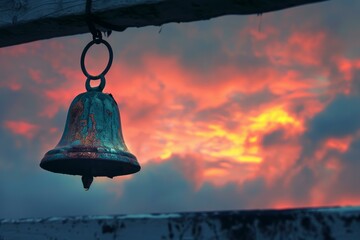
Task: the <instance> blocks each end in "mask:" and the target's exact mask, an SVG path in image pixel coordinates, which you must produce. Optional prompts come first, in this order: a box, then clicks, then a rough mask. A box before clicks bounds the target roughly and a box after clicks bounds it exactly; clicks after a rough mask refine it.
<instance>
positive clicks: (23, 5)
mask: <svg viewBox="0 0 360 240" xmlns="http://www.w3.org/2000/svg"><path fill="white" fill-rule="evenodd" d="M322 1H327V0H92V14H93V16H94V17H96V18H97V19H99V20H101V21H103V22H106V23H109V24H112V25H114V26H117V28H118V30H125V29H126V28H128V27H143V26H149V25H155V26H159V25H162V24H165V23H170V22H191V21H197V20H205V19H210V18H213V17H218V16H222V15H229V14H257V13H265V12H269V11H276V10H281V9H285V8H289V7H294V6H299V5H303V4H309V3H315V2H322ZM85 5H86V0H2V1H1V4H0V47H5V46H12V45H17V44H21V43H26V42H31V41H36V40H41V39H48V38H53V37H61V36H68V35H75V34H80V33H86V32H89V29H88V26H87V24H86V21H85V19H86V14H85ZM100 28H101V27H100ZM101 29H102V30H105V29H104V28H101Z"/></svg>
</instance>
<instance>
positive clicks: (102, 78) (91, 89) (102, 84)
mask: <svg viewBox="0 0 360 240" xmlns="http://www.w3.org/2000/svg"><path fill="white" fill-rule="evenodd" d="M91 80H94V79H91V78H89V77H88V78H87V79H86V83H85V87H86V90H87V91H88V92H102V90H103V89H104V87H105V83H106V80H105V76H104V75H102V74H100V84H99V86H97V87H92V86H90V81H91Z"/></svg>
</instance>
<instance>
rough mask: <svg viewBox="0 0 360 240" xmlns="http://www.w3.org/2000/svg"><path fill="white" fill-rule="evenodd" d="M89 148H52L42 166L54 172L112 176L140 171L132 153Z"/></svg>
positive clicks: (42, 161)
mask: <svg viewBox="0 0 360 240" xmlns="http://www.w3.org/2000/svg"><path fill="white" fill-rule="evenodd" d="M88 150H89V149H86V151H78V149H76V150H75V151H72V150H66V151H64V150H63V151H61V150H57V149H54V150H51V151H49V152H47V153H46V154H45V156H44V158H43V159H42V160H41V163H40V167H41V168H43V169H45V170H48V171H50V172H54V173H63V174H69V175H80V176H93V177H101V176H104V177H110V178H112V177H116V176H122V175H128V174H133V173H136V172H138V171H140V165H139V163H138V162H137V160H136V157H135V156H134V155H132V154H131V153H128V152H116V153H113V152H99V151H88ZM96 150H97V149H96Z"/></svg>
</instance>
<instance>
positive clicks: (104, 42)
mask: <svg viewBox="0 0 360 240" xmlns="http://www.w3.org/2000/svg"><path fill="white" fill-rule="evenodd" d="M100 43H103V44H104V45H105V46H106V47H107V49H108V51H109V61H108V64H107V65H106V67H105V69H104V71H102V72H101V73H100V74H99V75H97V76H94V75H91V74H90V73H89V72H88V71H87V70H86V67H85V56H86V53H87V51H88V50H89V49H90V47H91V46H92V45H94V44H100ZM112 61H113V51H112V48H111V46H110V44H109V43H108V42H107V41H105V40H104V39H94V40H92V41H91V42H89V43H88V44H87V45H86V46H85V48H84V50H83V52H82V54H81V59H80V64H81V70H82V72H83V73H84V75H85V76H86V77H87V78H88V79H91V80H97V79H101V78H102V77H103V78H104V76H105V74H106V73H107V72H108V71H109V69H110V67H111V64H112ZM104 79H105V78H104Z"/></svg>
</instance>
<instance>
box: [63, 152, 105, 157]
mask: <svg viewBox="0 0 360 240" xmlns="http://www.w3.org/2000/svg"><path fill="white" fill-rule="evenodd" d="M65 155H66V156H67V157H69V158H97V157H98V153H96V152H67V153H65Z"/></svg>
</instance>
